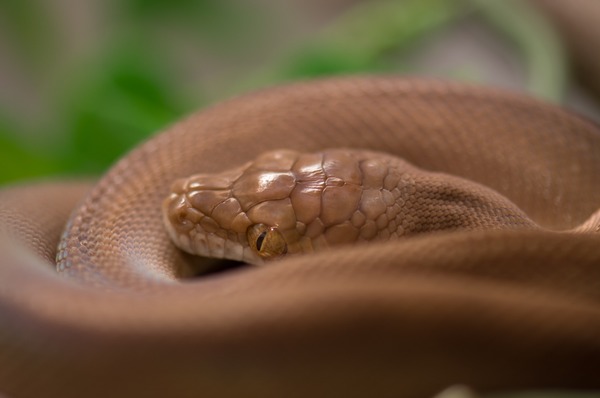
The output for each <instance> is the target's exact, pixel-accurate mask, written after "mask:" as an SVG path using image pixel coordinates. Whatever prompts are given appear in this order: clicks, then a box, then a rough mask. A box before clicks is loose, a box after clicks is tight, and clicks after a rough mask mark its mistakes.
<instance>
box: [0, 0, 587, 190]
mask: <svg viewBox="0 0 600 398" xmlns="http://www.w3.org/2000/svg"><path fill="white" fill-rule="evenodd" d="M349 73H402V74H413V75H415V74H416V75H434V76H443V77H447V78H452V79H462V80H469V81H475V82H484V83H487V84H492V85H497V86H502V87H507V88H510V89H516V90H527V91H529V92H531V93H532V94H533V95H537V96H539V97H542V98H545V99H547V100H550V101H555V102H563V103H567V104H569V106H572V107H575V108H577V109H579V110H580V111H581V112H584V113H588V115H591V116H592V117H596V116H597V114H598V112H597V108H596V105H595V104H594V103H593V102H591V100H589V98H588V97H587V96H586V94H585V93H584V92H581V90H579V89H577V87H576V86H573V85H572V82H571V80H570V75H569V71H568V62H567V60H566V58H565V54H564V49H563V48H562V46H561V44H560V41H559V40H558V39H557V37H556V33H555V32H554V31H553V30H552V27H551V26H550V25H549V24H548V23H547V22H545V20H544V19H543V18H541V16H540V15H539V14H537V12H536V11H535V9H533V7H531V6H530V4H529V3H528V1H526V0H502V1H498V0H488V1H486V0H454V1H447V0H392V1H382V0H373V1H358V0H330V1H319V0H305V1H302V0H296V1H285V2H282V1H277V0H169V1H167V0H106V1H100V0H96V1H95V0H81V1H78V0H3V1H2V2H1V3H0V87H1V88H2V89H1V90H0V183H7V182H11V181H15V180H22V179H30V178H39V177H45V176H55V175H60V176H65V175H82V174H83V175H100V174H101V173H102V172H103V171H105V170H106V169H107V168H108V167H109V166H110V164H111V163H113V162H114V161H115V159H117V158H118V157H120V156H122V155H123V154H124V153H125V152H126V151H127V150H129V149H130V148H132V147H133V146H135V145H136V144H137V143H139V142H140V141H141V140H143V139H145V138H146V137H148V136H149V135H151V134H153V133H156V132H157V131H160V130H161V129H164V128H165V127H167V126H168V125H169V124H171V123H173V122H174V121H176V120H177V119H178V118H180V117H182V116H183V115H185V114H187V113H190V112H192V111H194V110H196V109H198V108H202V107H204V106H207V105H210V104H212V103H215V102H217V101H219V100H222V99H224V98H227V97H229V96H231V95H235V94H239V93H243V92H246V91H248V90H251V89H255V88H259V87H265V86H269V85H273V84H278V83H281V82H285V81H293V80H299V79H307V78H311V77H316V76H324V75H335V74H349ZM574 87H575V88H574Z"/></svg>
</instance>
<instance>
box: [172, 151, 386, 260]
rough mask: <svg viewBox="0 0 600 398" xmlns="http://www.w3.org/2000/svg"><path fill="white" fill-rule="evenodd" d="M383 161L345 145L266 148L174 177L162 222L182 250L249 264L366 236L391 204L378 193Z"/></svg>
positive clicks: (368, 236) (349, 241) (308, 251)
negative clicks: (311, 149)
mask: <svg viewBox="0 0 600 398" xmlns="http://www.w3.org/2000/svg"><path fill="white" fill-rule="evenodd" d="M386 167H387V166H386V165H385V164H383V163H381V164H379V163H377V162H376V161H375V162H374V161H370V160H365V153H364V152H358V151H351V150H342V149H336V150H327V151H323V152H317V153H300V152H296V151H291V150H277V151H271V152H267V153H265V154H263V155H261V156H259V157H258V158H256V159H255V160H254V161H251V162H249V163H247V164H245V165H243V166H241V167H238V168H235V169H232V170H228V171H224V172H222V173H216V174H196V175H193V176H191V177H188V178H184V179H181V180H178V181H176V182H175V183H174V184H173V187H172V192H171V194H170V195H169V196H168V198H167V199H166V200H165V202H164V206H163V214H164V221H165V225H166V227H167V231H168V232H169V235H170V236H171V238H172V240H173V242H174V243H175V244H176V245H177V246H178V247H179V248H181V249H182V250H184V251H187V252H189V253H192V254H198V255H201V256H207V257H216V258H227V259H232V260H238V261H244V262H248V263H252V264H260V263H264V262H265V261H269V260H273V259H277V258H281V257H283V256H289V255H294V254H298V253H311V252H314V251H317V250H320V249H322V248H327V247H329V246H331V245H338V244H344V243H346V244H347V243H355V242H356V241H360V240H368V239H370V238H372V237H373V236H374V235H375V233H376V231H377V228H378V226H379V227H381V228H385V227H386V226H387V224H385V225H383V226H380V225H379V224H381V223H377V225H376V223H375V221H374V220H375V219H376V218H377V216H379V215H380V214H379V213H383V212H385V211H386V209H387V206H388V205H390V206H391V203H388V204H386V203H384V198H383V197H382V196H381V195H382V194H381V192H382V191H381V190H382V188H383V178H384V177H385V169H386ZM365 187H366V188H369V190H365ZM361 203H362V204H361ZM363 204H364V206H363ZM373 209H376V210H373ZM369 219H371V220H369Z"/></svg>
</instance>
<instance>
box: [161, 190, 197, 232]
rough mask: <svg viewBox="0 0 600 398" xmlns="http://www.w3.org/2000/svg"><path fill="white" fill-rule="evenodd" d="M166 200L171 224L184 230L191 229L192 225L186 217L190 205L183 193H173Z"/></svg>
mask: <svg viewBox="0 0 600 398" xmlns="http://www.w3.org/2000/svg"><path fill="white" fill-rule="evenodd" d="M168 201H169V204H168V210H167V211H168V215H169V220H170V222H171V224H172V226H173V227H176V228H178V229H180V230H184V231H187V230H190V229H192V228H193V226H194V225H193V223H192V221H191V220H189V218H188V217H187V213H188V209H189V207H190V205H189V203H188V202H187V200H186V198H185V195H181V194H179V195H178V194H174V193H173V194H171V196H170V197H169V199H168Z"/></svg>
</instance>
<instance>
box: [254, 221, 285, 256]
mask: <svg viewBox="0 0 600 398" xmlns="http://www.w3.org/2000/svg"><path fill="white" fill-rule="evenodd" d="M246 236H247V238H248V244H249V245H250V247H251V248H252V249H253V250H254V251H256V252H257V253H258V255H259V256H261V257H264V258H272V257H277V256H282V255H284V254H285V253H286V252H287V244H286V243H285V239H283V235H281V232H279V231H278V230H277V228H275V227H268V226H266V225H264V224H255V225H252V226H250V227H249V228H248V231H247V232H246Z"/></svg>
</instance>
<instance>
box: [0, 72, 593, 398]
mask: <svg viewBox="0 0 600 398" xmlns="http://www.w3.org/2000/svg"><path fill="white" fill-rule="evenodd" d="M342 146H343V147H346V148H361V149H367V150H372V151H383V152H386V153H390V154H393V155H395V156H398V157H400V158H402V159H404V160H406V161H407V162H410V163H411V164H413V165H415V166H416V167H419V168H421V169H423V170H428V171H430V172H443V173H446V174H449V175H452V176H455V177H457V178H463V179H465V180H470V181H473V182H475V183H477V184H481V185H483V186H486V187H487V188H489V189H492V190H494V191H496V192H498V194H500V195H502V196H503V197H506V198H507V199H508V200H510V201H511V202H512V203H514V204H515V205H516V206H518V208H519V209H520V211H522V212H524V213H525V214H526V215H527V216H528V217H529V218H530V219H531V220H533V221H534V222H535V223H536V224H538V225H540V226H542V227H544V228H547V229H549V230H552V231H559V230H568V229H571V228H574V227H576V226H578V225H581V224H582V223H584V222H585V220H590V221H588V222H587V223H586V225H587V226H588V228H587V229H588V231H589V232H587V233H578V234H573V233H561V232H548V231H542V230H528V231H520V230H512V229H511V230H505V231H481V230H478V231H464V232H439V233H431V234H430V233H425V234H421V235H420V236H414V237H410V238H407V239H399V240H395V241H389V242H383V243H368V244H362V245H354V246H341V247H340V248H338V249H336V248H331V249H330V250H327V251H325V252H322V253H318V254H308V255H305V256H296V257H290V258H284V259H282V260H281V261H278V262H277V263H274V264H272V266H267V267H248V268H245V269H241V270H236V271H232V272H228V273H222V274H217V275H212V276H206V277H203V278H197V279H193V280H188V279H184V278H185V277H186V276H188V275H191V274H193V273H195V272H197V267H198V266H200V267H202V266H203V265H204V264H205V263H204V262H200V264H198V262H197V260H195V259H194V258H193V257H192V256H189V255H185V254H183V253H182V252H181V251H179V250H178V249H176V248H175V246H174V245H173V244H172V243H171V242H170V240H169V237H168V235H167V233H166V231H165V229H164V226H163V223H162V216H161V204H162V202H163V200H164V198H165V197H166V196H167V195H168V192H169V188H170V186H171V185H172V183H173V181H175V180H176V179H178V178H182V177H186V176H189V175H192V174H194V173H199V172H202V173H214V172H218V171H222V170H226V169H229V168H232V167H235V166H236V165H241V164H244V163H246V162H248V161H250V160H251V159H253V158H255V157H256V156H258V155H259V154H260V153H263V152H265V151H268V150H272V149H277V148H290V149H294V150H299V151H306V152H313V151H319V150H322V149H324V148H332V147H333V148H335V147H342ZM89 188H90V185H87V184H79V185H70V184H66V185H64V184H63V185H54V184H42V185H35V186H30V187H20V188H19V187H15V188H13V189H6V190H4V191H2V192H1V193H0V206H2V207H1V208H0V214H1V215H2V217H1V218H0V231H4V233H5V234H7V235H8V236H6V237H3V238H1V239H0V246H1V247H0V263H1V264H2V266H1V267H0V324H1V325H2V327H1V328H0V390H2V392H3V393H6V394H7V395H9V396H11V395H12V396H14V397H24V398H27V397H40V396H43V397H62V398H64V397H81V396H86V397H105V396H111V397H132V396H144V397H165V396H174V397H198V396H202V397H282V396H285V397H308V396H324V397H365V396H374V397H398V396H401V397H426V396H431V395H432V394H434V393H435V392H437V391H439V390H441V389H443V388H445V387H447V386H448V385H451V384H455V383H463V384H468V385H470V386H472V387H474V388H476V389H479V390H483V391H489V390H501V389H519V388H558V387H560V388H600V378H599V377H598V369H600V333H599V332H598V331H599V330H600V266H599V264H600V250H599V247H600V246H599V244H600V235H598V234H597V233H596V232H597V227H596V226H597V219H598V217H597V216H596V217H591V216H592V215H593V214H594V212H595V211H596V210H597V209H598V206H599V204H600V128H599V127H598V126H597V125H595V124H593V123H591V122H589V121H587V120H584V119H582V118H579V117H578V116H576V115H574V114H572V113H570V112H567V111H565V110H562V109H560V108H558V107H555V106H552V105H548V104H544V103H541V102H539V101H536V100H533V99H530V98H526V97H523V96H521V95H515V94H510V93H505V92H500V91H495V90H489V89H483V88H475V87H469V86H463V85H459V84H450V83H442V82H437V81H422V80H402V79H394V78H354V79H334V80H326V81H320V82H316V83H308V84H297V85H292V86H288V87H282V88H276V89H272V90H267V91H263V92H260V93H257V94H252V95H248V96H245V97H241V98H238V99H234V100H231V101H228V102H226V103H224V104H221V105H218V106H216V107H213V108H212V109H209V110H205V111H203V112H200V113H198V114H196V115H193V116H191V117H190V118H188V119H186V120H184V121H182V122H181V123H179V124H177V125H176V126H174V127H172V128H171V129H169V131H167V132H165V133H163V134H160V135H158V136H156V137H155V138H154V139H152V140H150V141H149V142H147V143H145V144H143V145H142V146H141V147H140V148H138V149H136V150H135V151H134V152H132V153H130V154H129V155H127V156H126V157H125V158H124V159H123V160H122V161H121V162H119V163H118V164H117V165H116V166H115V167H114V168H113V169H112V170H110V171H109V172H108V173H107V174H106V175H105V176H104V177H103V178H102V179H101V180H100V181H99V182H98V183H97V184H94V186H93V188H91V191H90V192H89V193H88V194H86V195H85V196H84V192H86V191H87V190H88V189H89ZM82 197H83V198H84V199H83V201H81V202H80V201H79V200H80V198H82ZM423 205H424V206H428V204H427V203H424V204H423ZM70 208H74V209H75V211H74V213H73V215H72V217H71V219H70V222H69V224H68V225H67V228H66V232H65V234H64V235H63V240H62V243H61V244H60V251H59V254H58V257H59V264H58V269H59V272H58V274H57V273H56V272H54V271H53V270H52V267H53V264H52V261H51V258H52V257H53V254H54V252H55V249H54V247H55V246H54V245H55V244H56V242H57V241H58V240H59V234H60V232H59V231H60V230H61V228H62V225H63V223H64V222H65V219H66V214H67V213H68V210H69V209H70ZM430 211H431V214H432V217H435V215H436V214H439V215H443V214H445V213H444V209H443V208H439V207H436V206H431V209H430ZM406 216H407V217H409V216H410V215H409V214H407V215H406ZM590 217H591V218H590Z"/></svg>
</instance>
